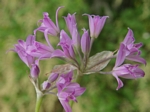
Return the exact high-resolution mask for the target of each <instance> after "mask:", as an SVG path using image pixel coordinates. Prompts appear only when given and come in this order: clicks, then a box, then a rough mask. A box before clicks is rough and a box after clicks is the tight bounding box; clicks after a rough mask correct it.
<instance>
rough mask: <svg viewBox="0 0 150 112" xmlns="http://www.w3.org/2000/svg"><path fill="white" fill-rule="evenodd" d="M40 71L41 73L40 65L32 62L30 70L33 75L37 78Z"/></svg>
mask: <svg viewBox="0 0 150 112" xmlns="http://www.w3.org/2000/svg"><path fill="white" fill-rule="evenodd" d="M39 73H40V69H39V67H38V66H37V65H36V64H32V67H31V70H30V74H31V77H33V78H37V77H38V76H39Z"/></svg>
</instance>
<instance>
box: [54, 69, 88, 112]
mask: <svg viewBox="0 0 150 112" xmlns="http://www.w3.org/2000/svg"><path fill="white" fill-rule="evenodd" d="M72 76H73V72H72V71H71V72H69V73H67V74H62V75H61V76H60V78H59V79H58V81H57V88H58V93H57V96H58V99H59V101H60V103H61V104H62V106H63V108H64V109H65V111H66V112H72V110H71V107H70V105H69V101H70V100H73V101H75V102H77V99H76V97H78V96H80V95H82V94H83V93H84V92H85V88H83V87H80V85H79V84H78V83H73V82H71V80H72Z"/></svg>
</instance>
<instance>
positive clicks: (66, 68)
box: [51, 64, 77, 74]
mask: <svg viewBox="0 0 150 112" xmlns="http://www.w3.org/2000/svg"><path fill="white" fill-rule="evenodd" d="M75 69H77V68H76V67H75V66H73V65H71V64H63V65H55V66H54V68H53V69H52V71H51V72H53V73H60V74H65V73H68V72H70V71H72V70H75Z"/></svg>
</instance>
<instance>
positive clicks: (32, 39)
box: [26, 35, 35, 46]
mask: <svg viewBox="0 0 150 112" xmlns="http://www.w3.org/2000/svg"><path fill="white" fill-rule="evenodd" d="M34 42H35V36H34V35H29V36H28V37H27V39H26V45H27V46H29V45H33V44H34Z"/></svg>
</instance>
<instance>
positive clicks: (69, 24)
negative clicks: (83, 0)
mask: <svg viewBox="0 0 150 112" xmlns="http://www.w3.org/2000/svg"><path fill="white" fill-rule="evenodd" d="M64 19H65V21H66V25H67V27H68V30H69V32H70V34H71V35H72V33H73V26H75V25H76V24H77V23H76V18H75V13H74V14H72V15H71V14H68V15H67V17H64Z"/></svg>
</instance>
